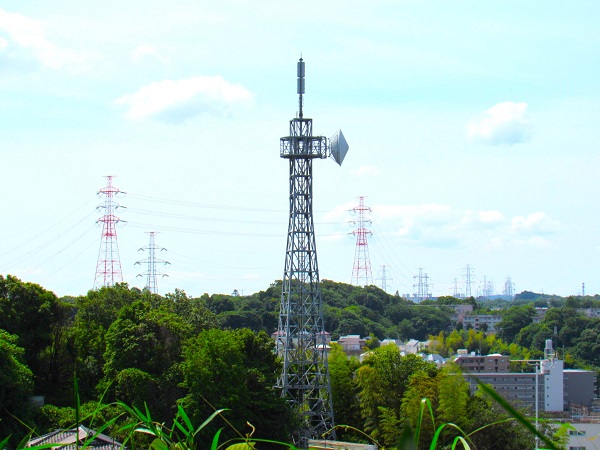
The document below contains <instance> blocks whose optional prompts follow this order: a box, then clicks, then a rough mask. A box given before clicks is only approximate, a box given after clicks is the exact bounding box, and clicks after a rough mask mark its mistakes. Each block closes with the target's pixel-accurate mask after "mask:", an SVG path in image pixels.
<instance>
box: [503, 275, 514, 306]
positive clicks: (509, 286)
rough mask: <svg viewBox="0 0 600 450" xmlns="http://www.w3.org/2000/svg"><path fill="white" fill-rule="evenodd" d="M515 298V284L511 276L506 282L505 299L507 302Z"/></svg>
mask: <svg viewBox="0 0 600 450" xmlns="http://www.w3.org/2000/svg"><path fill="white" fill-rule="evenodd" d="M514 296H515V283H513V282H512V280H511V278H510V277H509V276H507V277H506V280H505V281H504V297H505V298H506V299H507V300H512V299H513V297H514Z"/></svg>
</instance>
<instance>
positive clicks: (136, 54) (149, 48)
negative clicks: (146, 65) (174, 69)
mask: <svg viewBox="0 0 600 450" xmlns="http://www.w3.org/2000/svg"><path fill="white" fill-rule="evenodd" d="M131 59H132V60H133V62H135V63H139V62H142V61H144V60H146V59H157V60H158V61H160V62H166V61H167V60H168V59H167V58H166V57H165V56H164V55H163V54H162V53H161V52H159V50H158V49H157V48H156V47H154V46H153V45H149V44H144V45H139V46H138V47H136V48H135V49H134V50H133V52H131Z"/></svg>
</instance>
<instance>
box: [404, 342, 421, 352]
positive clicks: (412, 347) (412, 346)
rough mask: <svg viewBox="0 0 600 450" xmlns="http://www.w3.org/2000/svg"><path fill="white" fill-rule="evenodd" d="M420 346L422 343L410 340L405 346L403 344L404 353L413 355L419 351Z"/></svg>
mask: <svg viewBox="0 0 600 450" xmlns="http://www.w3.org/2000/svg"><path fill="white" fill-rule="evenodd" d="M422 346H423V343H422V342H420V341H417V340H416V339H411V340H410V341H408V342H407V343H406V344H404V351H405V352H406V353H412V354H413V355H414V354H417V353H419V352H420V351H421V347H422Z"/></svg>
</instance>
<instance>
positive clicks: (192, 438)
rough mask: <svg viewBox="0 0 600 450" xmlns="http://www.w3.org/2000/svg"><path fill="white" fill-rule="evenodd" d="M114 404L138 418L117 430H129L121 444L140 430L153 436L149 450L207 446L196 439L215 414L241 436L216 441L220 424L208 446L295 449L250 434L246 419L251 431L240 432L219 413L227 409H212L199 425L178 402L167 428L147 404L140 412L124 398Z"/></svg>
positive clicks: (248, 449)
mask: <svg viewBox="0 0 600 450" xmlns="http://www.w3.org/2000/svg"><path fill="white" fill-rule="evenodd" d="M117 404H118V405H119V406H120V407H121V408H123V409H124V410H125V411H126V412H127V413H128V414H129V415H130V416H131V417H133V418H135V419H136V421H137V422H136V423H133V424H127V425H125V426H123V427H122V428H121V429H120V431H127V432H128V433H127V436H128V437H127V439H126V440H125V441H124V442H123V445H126V444H127V442H128V441H129V440H130V439H131V438H132V437H133V433H142V434H146V435H149V436H152V437H153V438H154V439H153V440H152V442H151V444H150V449H151V450H194V449H196V448H206V445H205V443H203V442H199V441H198V437H197V436H198V433H199V432H200V431H202V429H204V428H205V427H206V426H207V425H208V424H209V423H210V422H212V421H213V420H214V419H215V418H216V417H217V416H220V417H221V418H222V419H223V420H225V422H226V423H227V424H228V425H229V426H231V427H232V428H233V429H234V431H235V432H236V433H237V434H238V435H239V436H240V437H239V438H235V439H231V440H228V441H226V442H224V443H222V444H219V438H220V435H221V431H222V430H223V429H222V428H220V429H219V430H218V431H217V432H216V433H215V435H214V436H213V438H212V441H211V445H210V449H211V450H219V449H227V450H252V449H254V448H255V445H256V443H257V442H265V443H270V444H276V445H281V446H284V447H288V448H289V449H290V450H295V447H294V446H293V445H291V444H286V443H284V442H278V441H272V440H268V439H254V438H252V434H253V433H254V427H252V425H251V424H250V423H248V425H250V427H251V428H252V433H250V434H248V435H246V436H243V435H242V434H241V433H240V432H239V431H238V430H237V429H235V428H234V427H233V426H232V425H231V424H230V423H229V421H227V419H226V418H225V417H223V416H222V413H223V412H224V411H227V410H226V409H219V410H216V409H215V411H214V412H213V413H212V414H211V415H210V416H209V417H208V419H206V420H205V421H204V422H202V424H201V425H200V426H198V427H195V426H194V425H193V424H192V422H191V420H190V418H189V416H188V415H187V413H186V412H185V410H184V409H183V407H182V406H181V405H177V414H176V415H175V418H174V419H173V426H172V427H171V428H168V427H166V426H165V425H164V424H162V423H158V422H155V421H153V420H152V417H151V415H150V411H149V410H148V407H146V409H145V412H143V411H141V410H139V409H138V408H136V407H135V406H134V407H129V406H128V405H126V404H125V403H123V402H117Z"/></svg>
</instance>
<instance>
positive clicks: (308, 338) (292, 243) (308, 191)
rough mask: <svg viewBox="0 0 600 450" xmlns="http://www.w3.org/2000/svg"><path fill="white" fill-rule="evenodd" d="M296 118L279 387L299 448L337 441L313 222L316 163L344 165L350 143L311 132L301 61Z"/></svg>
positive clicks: (287, 141) (288, 141) (287, 150)
mask: <svg viewBox="0 0 600 450" xmlns="http://www.w3.org/2000/svg"><path fill="white" fill-rule="evenodd" d="M297 75H298V80H297V86H298V89H297V92H298V95H299V112H298V117H297V118H295V119H292V120H290V134H289V136H286V137H282V138H281V140H280V157H281V158H284V159H287V160H288V161H289V174H290V181H289V205H290V212H289V225H288V233H287V246H286V251H285V269H284V272H283V283H282V289H281V304H280V313H279V322H278V329H277V333H276V336H277V351H278V353H279V354H280V355H281V357H282V359H283V368H282V372H281V375H280V377H279V378H278V380H277V385H276V387H277V388H279V389H281V395H282V397H284V398H286V399H287V400H288V402H289V404H290V405H291V407H292V408H293V409H294V410H295V411H296V412H297V413H298V416H299V417H300V418H301V421H302V422H301V425H300V432H299V435H297V436H294V440H295V441H296V444H297V445H298V446H299V447H301V448H306V447H307V446H308V440H309V439H322V438H323V437H325V436H329V438H331V439H335V437H336V436H335V431H334V425H335V424H334V418H333V405H332V398H331V381H330V378H329V367H328V364H327V351H326V345H327V340H326V332H325V328H324V321H323V307H322V301H321V289H320V286H319V268H318V264H317V248H316V243H315V231H314V221H313V204H312V198H313V176H312V163H313V160H314V159H316V158H319V159H325V158H327V157H329V156H331V157H332V158H333V159H334V160H335V161H336V162H337V163H338V164H340V165H341V164H342V161H343V159H344V157H345V156H346V153H347V151H348V144H347V143H346V140H345V139H344V135H343V134H342V132H341V131H339V132H338V133H336V134H335V135H334V136H333V137H332V138H330V139H327V138H326V137H324V136H313V134H312V119H305V118H304V111H303V108H302V106H303V104H302V103H303V97H302V96H303V94H304V89H305V84H304V76H305V64H304V60H303V59H302V57H300V60H299V61H298V65H297Z"/></svg>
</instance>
